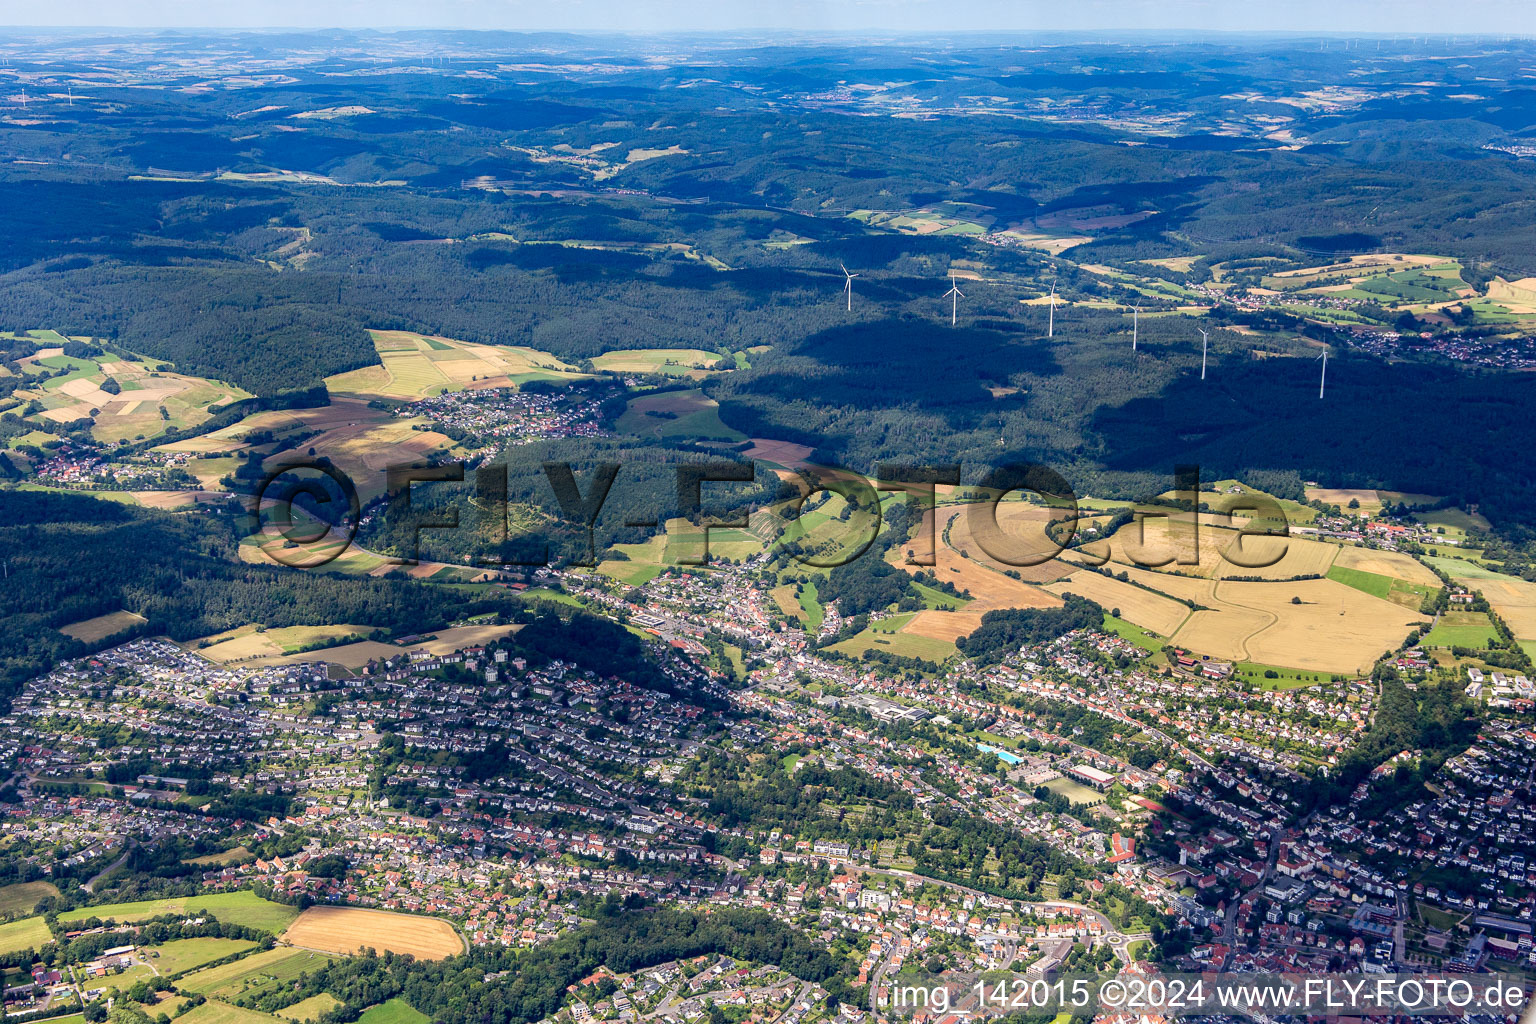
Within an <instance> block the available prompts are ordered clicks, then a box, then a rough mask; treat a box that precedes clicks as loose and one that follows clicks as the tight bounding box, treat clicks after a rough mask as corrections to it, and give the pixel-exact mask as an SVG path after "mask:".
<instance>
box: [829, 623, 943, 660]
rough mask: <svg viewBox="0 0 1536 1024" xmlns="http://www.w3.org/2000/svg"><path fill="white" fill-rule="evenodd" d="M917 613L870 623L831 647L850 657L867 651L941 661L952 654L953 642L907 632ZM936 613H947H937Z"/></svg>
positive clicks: (856, 656)
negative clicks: (860, 630)
mask: <svg viewBox="0 0 1536 1024" xmlns="http://www.w3.org/2000/svg"><path fill="white" fill-rule="evenodd" d="M919 614H922V613H920V612H905V613H903V614H901V615H892V616H890V617H888V618H884V619H881V620H880V621H878V622H871V623H870V624H869V626H868V627H866V628H865V629H864V630H863V631H862V632H860V633H858V634H856V635H854V636H851V637H849V638H848V639H847V640H842V641H839V642H838V643H835V644H833V645H832V647H831V650H834V651H837V652H839V653H841V654H847V655H849V656H851V657H855V658H858V657H862V656H863V655H864V654H865V653H867V652H869V651H884V652H885V653H887V654H892V655H895V656H897V657H900V658H917V659H920V660H922V661H931V662H934V663H939V662H942V661H943V660H944V659H945V658H947V657H949V656H950V655H952V654H954V653H955V645H954V644H953V643H946V642H945V641H943V640H937V639H934V638H933V637H929V636H925V635H923V634H921V633H912V632H907V631H906V627H907V626H908V625H910V624H911V621H912V619H913V618H914V617H916V616H917V615H919ZM936 614H941V615H942V614H948V613H945V612H939V613H936Z"/></svg>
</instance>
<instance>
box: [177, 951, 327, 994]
mask: <svg viewBox="0 0 1536 1024" xmlns="http://www.w3.org/2000/svg"><path fill="white" fill-rule="evenodd" d="M333 959H335V958H334V957H332V956H330V955H329V954H327V953H320V952H316V951H314V950H309V949H291V948H289V947H287V946H277V947H274V948H272V949H267V950H263V951H261V952H259V953H252V954H251V955H250V956H247V957H242V958H241V959H239V960H236V961H234V962H233V963H228V964H220V965H219V966H217V967H209V968H207V969H205V970H201V971H198V972H196V973H194V974H189V975H187V976H186V977H185V978H182V979H181V980H180V981H178V982H177V983H176V988H177V989H178V990H180V991H182V992H192V993H195V994H197V995H205V996H219V997H223V998H233V997H235V996H238V995H240V994H241V993H242V992H247V991H251V990H265V989H269V988H272V987H274V986H276V985H280V984H284V983H286V982H290V981H293V980H294V979H295V978H297V977H298V976H299V975H300V974H304V973H306V972H308V971H313V970H316V969H318V968H319V967H321V966H323V965H324V964H326V963H328V962H329V961H331V960H333Z"/></svg>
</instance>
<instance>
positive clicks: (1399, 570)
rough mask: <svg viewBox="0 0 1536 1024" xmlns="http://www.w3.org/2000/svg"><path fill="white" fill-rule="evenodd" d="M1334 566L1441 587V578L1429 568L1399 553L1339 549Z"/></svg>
mask: <svg viewBox="0 0 1536 1024" xmlns="http://www.w3.org/2000/svg"><path fill="white" fill-rule="evenodd" d="M1333 564H1334V565H1336V566H1338V567H1340V568H1341V569H1357V570H1359V571H1360V572H1373V573H1375V574H1376V575H1378V576H1391V577H1392V578H1393V579H1399V580H1404V581H1406V582H1408V583H1422V584H1424V585H1425V586H1430V587H1438V586H1440V585H1441V583H1440V577H1438V576H1436V575H1435V574H1434V573H1433V572H1431V571H1430V570H1429V567H1428V566H1426V565H1424V564H1423V563H1422V562H1420V561H1418V560H1417V559H1415V558H1413V557H1411V556H1409V555H1405V554H1402V553H1401V552H1398V551H1375V550H1372V549H1371V548H1356V547H1347V548H1339V554H1338V557H1337V558H1335V559H1334V560H1333Z"/></svg>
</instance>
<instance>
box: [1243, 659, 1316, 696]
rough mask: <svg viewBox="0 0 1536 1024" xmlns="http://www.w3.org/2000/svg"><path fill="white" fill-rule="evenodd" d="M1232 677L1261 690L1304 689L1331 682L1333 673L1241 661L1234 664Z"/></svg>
mask: <svg viewBox="0 0 1536 1024" xmlns="http://www.w3.org/2000/svg"><path fill="white" fill-rule="evenodd" d="M1270 673H1273V675H1270ZM1232 678H1233V679H1235V680H1237V681H1238V682H1243V683H1251V684H1253V685H1254V686H1257V687H1258V688H1259V689H1261V690H1302V689H1305V688H1306V687H1308V686H1320V685H1322V684H1323V683H1327V682H1331V681H1332V680H1333V673H1331V672H1317V671H1313V670H1310V669H1308V670H1303V669H1295V668H1282V667H1281V666H1279V665H1260V664H1259V663H1257V662H1253V661H1239V662H1237V663H1236V664H1234V665H1233V666H1232Z"/></svg>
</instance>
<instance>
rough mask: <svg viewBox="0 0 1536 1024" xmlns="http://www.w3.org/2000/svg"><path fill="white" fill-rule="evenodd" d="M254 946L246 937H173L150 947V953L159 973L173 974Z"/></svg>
mask: <svg viewBox="0 0 1536 1024" xmlns="http://www.w3.org/2000/svg"><path fill="white" fill-rule="evenodd" d="M255 948H256V943H254V942H250V941H248V940H246V939H214V938H201V939H175V940H174V941H171V942H167V943H164V944H162V945H159V946H154V947H152V948H151V953H150V955H151V957H154V960H153V962H154V965H155V967H156V969H157V970H159V972H160V973H161V974H171V975H175V974H180V973H181V972H183V971H190V970H192V969H193V968H194V967H201V966H202V965H203V964H211V963H213V962H214V961H215V960H222V959H224V958H225V957H227V956H232V955H233V954H235V953H242V952H244V951H245V950H248V949H255ZM157 953H158V954H159V955H158V957H155V954H157Z"/></svg>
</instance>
